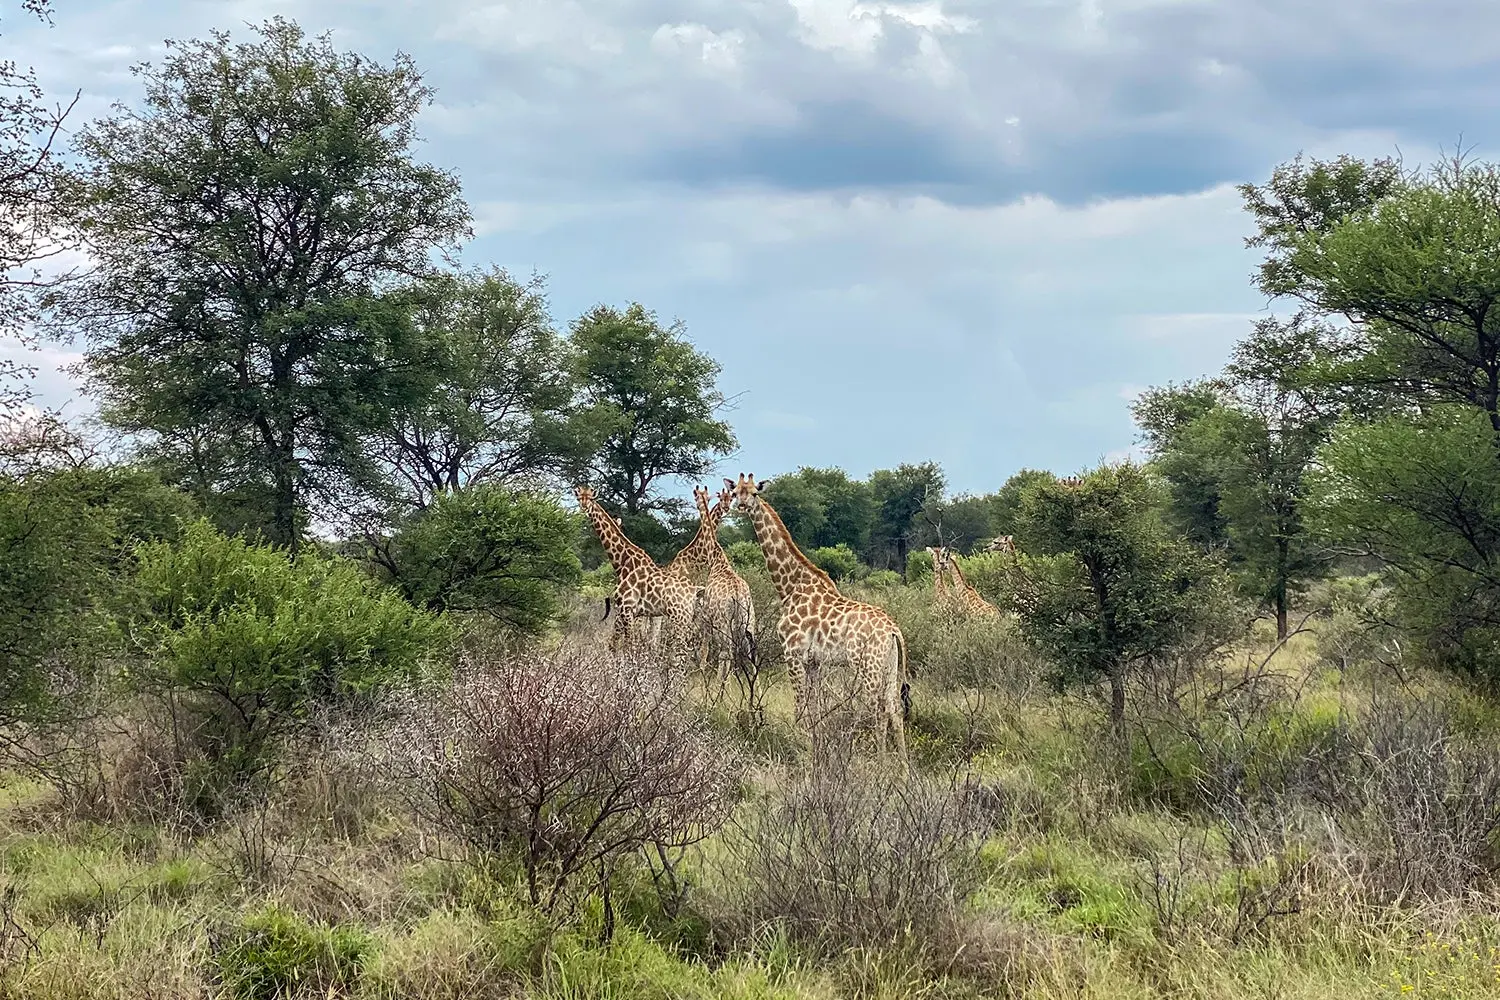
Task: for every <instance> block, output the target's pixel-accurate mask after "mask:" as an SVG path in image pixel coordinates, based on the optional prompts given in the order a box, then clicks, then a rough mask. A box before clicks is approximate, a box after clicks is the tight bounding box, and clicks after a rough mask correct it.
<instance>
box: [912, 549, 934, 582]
mask: <svg viewBox="0 0 1500 1000" xmlns="http://www.w3.org/2000/svg"><path fill="white" fill-rule="evenodd" d="M906 582H907V583H908V584H910V585H911V586H913V587H915V586H917V585H918V584H925V585H927V586H929V587H930V586H932V553H931V552H928V551H927V550H926V549H913V550H912V551H910V552H908V553H907V554H906Z"/></svg>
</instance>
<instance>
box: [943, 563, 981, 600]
mask: <svg viewBox="0 0 1500 1000" xmlns="http://www.w3.org/2000/svg"><path fill="white" fill-rule="evenodd" d="M948 572H950V573H952V574H953V582H954V584H955V585H956V586H957V587H958V589H959V590H960V591H962V592H964V593H967V594H975V593H978V591H976V590H975V589H974V588H973V587H971V586H969V581H968V580H965V579H964V574H963V570H961V569H959V568H958V560H957V559H955V558H954V557H952V556H949V557H948Z"/></svg>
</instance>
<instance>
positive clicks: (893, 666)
mask: <svg viewBox="0 0 1500 1000" xmlns="http://www.w3.org/2000/svg"><path fill="white" fill-rule="evenodd" d="M872 665H873V666H876V667H878V668H881V670H880V674H879V677H880V680H881V686H882V687H883V689H884V690H883V691H882V692H881V693H882V694H883V695H884V697H883V699H882V702H883V704H882V705H881V706H880V707H881V708H882V709H883V712H882V714H883V715H884V722H885V728H887V729H889V730H890V734H891V740H892V742H893V743H894V745H895V750H896V756H897V757H898V758H900V759H901V760H903V761H904V760H906V710H905V709H906V705H905V702H904V700H903V691H902V688H903V685H902V681H903V678H902V676H901V650H900V647H899V645H898V644H897V643H896V642H895V641H894V640H893V641H891V642H890V644H889V646H888V647H887V649H886V651H885V652H884V654H883V655H882V656H881V657H880V659H879V662H878V663H875V664H872ZM884 742H885V741H884V740H882V741H881V743H882V745H883V744H884Z"/></svg>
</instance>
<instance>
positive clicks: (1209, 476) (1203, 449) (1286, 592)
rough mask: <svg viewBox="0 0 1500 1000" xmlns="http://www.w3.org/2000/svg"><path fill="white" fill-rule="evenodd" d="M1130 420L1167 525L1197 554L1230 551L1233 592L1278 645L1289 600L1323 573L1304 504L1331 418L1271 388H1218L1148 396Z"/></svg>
mask: <svg viewBox="0 0 1500 1000" xmlns="http://www.w3.org/2000/svg"><path fill="white" fill-rule="evenodd" d="M1135 413H1136V419H1137V421H1138V422H1139V423H1140V425H1141V426H1142V429H1143V430H1144V431H1145V437H1146V441H1147V443H1148V445H1149V446H1150V448H1151V451H1152V462H1153V465H1154V466H1155V467H1156V470H1157V471H1158V472H1160V473H1161V474H1162V475H1163V477H1164V478H1165V479H1166V481H1167V483H1168V487H1169V491H1170V496H1171V511H1172V514H1173V521H1174V522H1175V523H1176V525H1177V526H1178V528H1179V530H1181V531H1182V532H1183V534H1184V535H1185V536H1186V537H1187V538H1189V539H1190V540H1191V541H1193V542H1195V543H1197V544H1199V545H1200V546H1204V547H1206V548H1218V547H1223V548H1225V549H1227V550H1228V553H1229V557H1230V561H1231V565H1232V567H1233V568H1234V570H1235V573H1236V576H1237V578H1238V580H1239V582H1240V585H1241V588H1242V589H1243V590H1244V591H1245V592H1246V594H1247V596H1250V597H1252V598H1254V599H1255V600H1257V601H1259V602H1261V603H1262V604H1263V605H1264V606H1266V607H1268V608H1269V609H1270V610H1271V613H1272V614H1273V615H1274V617H1275V620H1276V634H1277V637H1278V638H1280V639H1285V638H1286V637H1287V635H1288V634H1289V624H1288V613H1289V611H1290V608H1291V603H1292V601H1293V600H1294V599H1295V598H1296V596H1297V595H1298V594H1299V593H1300V592H1301V591H1302V590H1303V588H1304V587H1305V586H1306V584H1307V583H1308V582H1309V581H1310V580H1313V579H1316V578H1317V577H1319V576H1321V575H1322V574H1323V572H1324V571H1325V569H1326V567H1327V565H1328V552H1327V548H1326V546H1325V545H1323V544H1322V543H1321V542H1320V541H1319V540H1317V539H1316V538H1314V537H1313V536H1312V534H1311V533H1310V532H1309V531H1308V530H1307V529H1306V526H1305V525H1304V523H1303V506H1304V502H1305V500H1306V497H1307V489H1308V472H1309V470H1310V469H1311V467H1312V464H1313V461H1314V458H1315V455H1316V452H1317V449H1318V447H1319V445H1321V444H1322V443H1323V441H1324V440H1325V438H1326V436H1327V433H1328V426H1329V420H1328V419H1327V418H1325V417H1322V416H1320V415H1319V414H1318V413H1317V412H1316V411H1315V410H1312V409H1310V408H1308V407H1306V406H1305V405H1303V404H1302V403H1301V401H1300V399H1299V397H1297V396H1296V395H1295V394H1292V393H1288V392H1285V391H1282V390H1280V389H1278V388H1277V387H1275V386H1267V385H1264V384H1254V383H1241V384H1238V385H1235V384H1233V383H1230V382H1226V381H1224V380H1213V381H1205V382H1200V383H1196V384H1190V385H1187V386H1181V387H1173V386H1168V387H1166V388H1164V389H1154V390H1150V391H1148V392H1146V393H1143V394H1142V396H1141V397H1140V399H1139V400H1138V401H1137V403H1136V406H1135Z"/></svg>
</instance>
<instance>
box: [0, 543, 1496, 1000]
mask: <svg viewBox="0 0 1500 1000" xmlns="http://www.w3.org/2000/svg"><path fill="white" fill-rule="evenodd" d="M747 575H749V576H751V577H752V583H753V584H754V585H755V588H756V592H757V598H758V599H760V600H761V601H762V602H763V603H764V605H765V606H763V607H762V608H761V621H762V622H763V623H764V624H763V627H762V635H761V640H762V642H761V645H762V648H761V649H760V650H759V658H760V659H761V660H762V661H763V669H762V676H761V677H760V681H759V684H758V690H759V697H761V698H762V699H763V707H764V712H763V717H762V716H759V715H758V714H752V713H750V712H748V711H747V710H746V692H745V689H744V687H743V685H740V686H739V687H738V688H737V687H736V685H734V684H731V686H730V689H729V693H728V695H727V696H726V698H725V700H724V701H723V702H722V703H721V704H719V705H718V706H712V705H709V704H708V703H707V700H706V694H705V692H706V690H707V689H706V687H705V683H704V680H703V678H701V677H695V678H694V679H693V681H692V684H691V694H690V695H689V696H688V697H687V700H686V704H683V705H676V706H674V707H673V708H672V711H674V712H681V713H683V714H684V715H685V716H692V715H694V714H695V713H699V712H702V713H703V714H704V716H705V725H704V726H703V727H702V728H701V729H698V730H695V733H696V738H698V739H699V740H700V741H707V742H706V743H700V744H699V746H700V749H701V748H703V747H707V748H708V749H710V750H712V751H713V753H714V754H715V755H716V756H717V757H719V758H721V759H722V760H730V759H733V760H735V761H738V762H741V763H742V764H743V769H742V770H738V771H736V772H735V773H734V775H733V776H734V777H735V778H736V780H735V781H733V782H731V783H730V784H729V785H727V786H725V787H724V788H723V789H722V792H723V794H724V795H725V796H726V803H725V808H726V813H725V815H719V816H717V817H716V818H715V819H713V820H712V821H708V820H705V821H704V825H703V827H702V829H701V831H700V832H701V833H702V834H704V836H703V839H701V840H700V841H699V842H698V843H696V844H694V845H693V846H691V847H689V848H687V849H685V850H683V851H678V852H669V853H671V854H672V858H671V859H670V862H671V863H670V865H669V869H670V872H671V874H672V875H673V876H674V877H673V878H671V879H665V878H664V877H663V876H664V874H665V871H664V869H663V868H661V867H660V866H657V865H656V864H654V863H652V862H653V859H651V858H649V857H647V858H645V860H640V859H638V858H634V857H626V856H623V855H622V856H620V857H619V858H618V859H617V860H616V861H614V862H612V869H611V872H610V874H609V877H608V878H609V881H608V884H609V885H610V886H611V891H610V894H609V907H608V912H609V914H610V916H609V918H608V919H607V918H606V907H605V905H604V902H603V899H602V898H601V894H600V893H599V892H597V891H593V889H594V888H596V883H594V882H589V881H587V880H585V882H582V883H578V884H577V886H576V887H575V889H576V891H575V890H571V889H570V890H569V895H568V902H567V903H566V904H565V905H560V906H557V907H555V908H554V909H552V910H551V911H550V912H548V911H546V910H545V909H544V908H540V907H536V906H532V905H531V904H530V903H529V902H528V895H527V890H526V886H525V878H524V875H523V867H524V866H523V864H522V862H521V861H520V860H518V859H517V857H516V856H515V855H514V854H506V853H505V852H504V851H483V850H478V849H476V844H478V843H480V841H479V839H477V838H475V837H474V836H472V831H473V829H474V827H473V825H472V824H471V825H469V826H464V825H463V824H454V823H451V822H449V823H444V822H441V821H438V822H434V821H433V820H434V819H435V818H437V819H439V820H441V816H440V815H439V813H438V812H435V811H433V810H432V809H423V808H421V807H420V806H418V805H416V803H417V802H418V800H419V799H421V798H422V796H421V794H420V793H418V794H416V795H413V794H412V793H411V786H410V785H407V786H406V791H404V792H403V791H401V790H400V789H399V788H398V785H399V784H400V781H399V780H397V779H395V778H393V775H394V770H393V768H392V767H391V766H389V764H390V760H391V758H392V752H391V750H390V747H389V746H386V747H385V749H384V750H382V749H380V748H379V747H378V746H377V747H375V748H373V749H372V748H371V747H369V746H367V745H366V743H365V742H362V741H361V740H360V738H359V726H360V725H363V724H364V723H362V722H359V721H358V720H356V721H355V722H354V723H352V724H351V722H350V720H343V721H342V722H339V723H335V722H332V721H330V722H327V723H326V724H325V725H323V726H322V727H321V729H320V730H319V731H320V732H321V733H322V736H321V737H319V738H318V739H313V740H309V741H306V742H305V743H304V744H303V745H301V746H299V747H298V749H297V751H296V753H295V754H294V757H293V759H292V760H291V761H289V762H288V763H286V764H285V765H284V767H283V768H282V770H281V771H279V772H278V774H277V776H276V780H275V781H274V784H273V786H272V790H271V792H270V794H269V796H268V797H266V798H264V799H263V800H259V801H252V802H251V804H248V805H245V806H243V807H241V808H238V809H230V810H228V811H227V812H226V813H225V814H224V815H223V816H222V817H221V818H219V819H218V820H217V821H216V822H213V823H209V824H204V823H189V822H185V821H183V819H182V817H176V816H172V815H164V814H161V813H160V809H161V806H160V805H159V803H161V802H163V801H167V800H168V799H169V798H170V797H169V796H168V797H164V796H163V795H162V794H161V793H160V787H159V786H160V785H161V784H162V783H163V782H169V781H170V774H171V771H172V767H173V764H172V762H171V761H170V760H167V759H164V755H163V753H162V752H161V750H160V746H161V739H160V733H159V728H160V727H153V726H151V725H148V724H145V720H147V719H148V718H149V717H150V715H151V712H153V711H157V709H155V708H150V707H148V706H145V705H133V706H127V707H126V708H120V707H119V706H112V707H111V708H110V709H109V710H108V711H104V712H101V713H100V714H98V715H97V716H96V717H95V718H93V719H92V720H91V721H90V722H89V723H88V724H87V725H84V726H81V727H80V728H77V729H76V730H75V732H74V734H73V738H72V741H71V745H72V747H73V749H72V750H71V751H70V752H69V757H68V761H69V762H68V764H67V766H65V767H59V768H57V769H54V771H53V772H52V773H53V775H54V777H53V780H51V781H43V780H39V779H37V778H35V777H26V776H22V775H20V774H19V773H12V774H9V775H7V776H6V777H5V778H4V779H3V784H0V963H3V966H0V967H3V973H0V995H3V996H6V997H34V998H38V1000H54V998H64V997H68V998H74V997H76V998H84V997H90V998H92V997H119V998H136V997H199V996H232V997H271V996H278V995H303V996H320V997H321V996H353V997H414V998H428V997H470V996H504V997H548V998H553V997H555V998H562V997H672V998H677V997H718V996H725V997H829V998H832V997H855V996H858V997H893V998H894V997H970V996H975V997H977V996H1026V997H1038V998H1052V997H1059V998H1060V997H1077V998H1082V997H1097V998H1109V1000H1115V998H1130V997H1163V996H1171V997H1205V998H1208V997H1215V998H1218V997H1227V998H1237V997H1287V998H1292V997H1297V998H1301V997H1306V998H1321V997H1339V998H1341V1000H1344V998H1351V1000H1352V998H1357V997H1384V996H1398V995H1411V996H1414V997H1455V998H1459V997H1462V998H1469V997H1488V996H1494V995H1497V994H1500V922H1497V921H1496V919H1495V917H1496V915H1497V903H1500V896H1497V894H1496V893H1495V891H1494V887H1493V885H1492V884H1491V882H1490V880H1489V875H1488V873H1489V872H1490V870H1491V868H1492V862H1493V849H1494V833H1495V828H1496V826H1497V823H1500V752H1497V751H1496V749H1495V748H1496V746H1497V741H1496V734H1497V732H1500V719H1497V718H1496V716H1495V714H1494V712H1493V710H1492V709H1488V708H1486V707H1484V706H1483V705H1482V703H1481V702H1480V701H1479V700H1477V699H1476V698H1474V697H1471V696H1470V695H1468V694H1467V693H1465V692H1464V691H1462V690H1460V689H1458V688H1456V687H1452V686H1448V684H1447V682H1443V681H1437V680H1433V679H1431V678H1427V677H1423V676H1416V675H1413V674H1412V673H1410V672H1409V671H1407V670H1405V669H1404V668H1403V667H1402V664H1401V663H1400V661H1399V655H1398V654H1399V649H1398V648H1397V647H1396V646H1395V645H1394V644H1392V643H1390V642H1388V641H1383V637H1382V635H1381V634H1379V633H1378V632H1374V633H1372V632H1371V631H1369V630H1368V629H1367V628H1366V627H1364V626H1363V625H1360V624H1358V622H1357V615H1356V614H1355V613H1354V612H1355V610H1357V609H1354V608H1352V606H1351V601H1355V603H1357V599H1356V598H1350V597H1349V596H1348V595H1349V593H1356V592H1357V590H1358V588H1356V587H1352V586H1350V587H1345V588H1344V589H1343V591H1340V590H1338V589H1337V588H1325V589H1324V590H1323V591H1320V592H1318V593H1316V594H1315V595H1314V597H1315V598H1318V599H1319V600H1318V601H1315V604H1319V603H1320V604H1321V606H1322V607H1321V610H1320V611H1319V613H1316V614H1312V615H1311V616H1310V617H1309V618H1308V619H1307V621H1306V623H1305V628H1304V630H1302V631H1299V632H1297V633H1295V634H1294V635H1293V636H1292V637H1291V638H1290V640H1289V641H1287V642H1286V643H1285V644H1284V645H1282V646H1279V647H1278V646H1277V644H1276V643H1275V642H1274V640H1273V639H1271V638H1269V636H1270V635H1271V634H1272V633H1271V632H1269V631H1257V632H1256V633H1255V634H1254V636H1253V637H1252V638H1251V640H1249V641H1248V642H1243V643H1240V644H1239V645H1238V646H1236V647H1235V648H1233V649H1231V650H1228V651H1225V652H1222V653H1221V654H1204V655H1203V658H1202V659H1201V660H1199V661H1198V662H1193V663H1186V662H1184V663H1157V664H1152V665H1149V666H1146V665H1142V666H1140V667H1139V668H1138V669H1137V671H1136V673H1135V676H1134V680H1133V682H1132V685H1131V690H1130V702H1129V704H1130V712H1129V718H1128V720H1127V725H1126V727H1125V729H1124V732H1123V735H1122V734H1120V733H1118V732H1117V731H1116V730H1114V729H1113V728H1112V727H1111V726H1110V725H1109V723H1108V722H1107V721H1106V719H1105V716H1104V714H1103V712H1102V709H1101V702H1100V701H1099V700H1098V698H1097V697H1096V696H1095V694H1093V693H1087V692H1085V693H1080V694H1069V695H1062V694H1057V693H1055V692H1054V689H1053V688H1052V687H1051V686H1050V685H1049V684H1048V683H1047V682H1046V677H1047V675H1048V670H1047V665H1046V664H1044V663H1041V662H1039V661H1038V660H1037V659H1036V657H1035V654H1033V653H1031V652H1029V651H1028V648H1027V647H1026V646H1025V645H1023V644H1022V643H1021V642H1020V641H1019V640H1018V639H1017V638H1016V637H1015V636H1014V634H1013V633H1012V631H1011V626H1010V625H1009V624H1008V623H1007V624H1003V625H1000V626H982V625H965V624H956V623H953V622H952V621H950V620H949V619H947V618H945V617H944V616H943V615H942V614H940V613H938V612H937V611H936V610H935V609H934V608H933V607H932V605H931V591H930V590H929V589H927V588H926V587H924V586H920V585H913V586H887V587H881V588H867V589H865V590H863V591H861V593H862V596H865V597H866V598H868V599H871V600H874V601H877V602H879V603H882V604H884V605H886V606H888V607H890V608H891V609H892V610H893V611H894V612H895V613H896V615H897V617H898V619H899V620H900V621H901V622H902V624H903V626H904V628H905V631H906V634H907V636H908V640H909V642H910V645H911V650H912V657H913V671H914V674H915V680H914V682H913V700H914V710H913V716H912V720H911V724H910V727H909V745H910V750H911V761H912V764H913V773H912V774H911V776H909V777H908V776H906V774H905V772H903V771H902V769H901V768H900V767H899V765H894V764H889V763H888V764H885V765H881V764H878V763H874V762H871V761H869V760H867V759H865V758H864V757H861V756H851V755H850V754H848V753H840V752H838V751H837V749H836V748H835V749H834V750H830V751H828V752H825V753H823V754H820V755H819V760H820V762H821V768H822V770H821V771H820V773H821V774H822V775H823V776H824V777H822V778H821V779H819V778H814V777H810V776H809V775H810V771H809V766H810V765H809V762H810V760H811V759H812V755H811V752H810V751H809V750H808V748H807V747H806V746H805V745H804V744H803V743H801V742H800V741H799V740H798V738H797V736H796V735H795V733H794V730H793V729H792V727H791V724H790V698H789V692H788V689H787V686H786V683H785V677H784V674H782V673H781V668H780V667H779V666H777V665H776V664H775V663H774V661H775V658H776V657H775V649H774V646H775V640H774V635H773V633H772V631H771V630H772V628H773V627H774V621H775V614H774V608H773V607H772V606H770V600H769V592H768V588H767V586H766V583H765V580H764V579H763V578H762V577H760V576H759V574H755V573H753V572H752V573H749V574H747ZM856 589H858V588H856ZM1341 595H1342V596H1341ZM598 612H599V604H598V601H597V600H596V599H595V598H594V597H592V596H584V597H581V598H580V599H579V600H578V602H577V606H576V607H575V608H574V610H573V614H572V622H571V624H570V625H569V626H568V628H567V629H565V630H564V633H565V634H560V635H559V634H554V635H553V636H551V637H550V638H549V640H548V641H547V642H546V643H544V645H551V646H553V647H558V648H561V649H564V650H571V651H572V652H571V653H568V654H566V655H570V656H572V657H574V659H575V660H576V659H577V658H579V657H582V658H583V659H584V661H587V662H589V663H590V664H591V666H593V667H594V668H596V669H598V670H599V671H601V672H606V673H607V670H606V666H605V664H606V663H607V659H606V657H605V654H604V653H603V652H602V647H603V641H604V638H605V636H606V634H607V633H606V632H605V631H603V630H604V629H607V627H608V626H607V625H606V624H601V623H599V622H598V621H597V618H598ZM525 655H526V654H524V653H519V652H516V651H513V650H510V651H506V650H500V651H497V650H496V649H494V648H488V647H484V646H483V645H482V644H481V645H479V646H475V645H474V644H473V643H470V652H469V653H468V654H467V660H468V661H469V662H470V663H471V665H474V666H475V667H476V669H477V673H476V674H475V675H473V676H479V677H483V676H490V677H494V676H503V675H505V674H506V672H507V671H508V670H511V669H512V667H513V664H514V663H515V662H518V660H517V658H518V657H524V656H525ZM542 655H543V657H544V659H545V657H546V656H548V655H551V656H561V655H565V654H564V653H550V654H548V653H544V654H542ZM589 657H592V660H589ZM455 732H456V731H455ZM153 734H155V735H153ZM377 742H378V741H377ZM840 745H842V744H839V743H838V742H837V740H834V741H833V742H832V743H830V746H835V747H836V746H840ZM409 777H410V776H409V775H408V780H409ZM427 801H429V802H431V801H435V800H431V799H428V800H427ZM470 805H471V806H472V805H473V803H472V802H471V803H470ZM452 815H453V814H452V813H451V812H450V813H449V814H448V818H449V819H452ZM474 815H475V812H474V811H472V810H471V812H470V814H469V819H471V820H472V819H473V817H474ZM726 816H727V822H726V821H724V820H725V819H726ZM465 830H467V831H469V834H470V835H467V836H466V835H465V832H464V831H465ZM681 839H683V840H691V839H693V838H692V837H684V838H681ZM660 857H661V858H662V859H664V860H667V855H666V854H662V855H660ZM607 922H608V923H609V924H611V925H612V926H611V927H610V928H608V929H607V928H606V923H607ZM607 931H608V933H607ZM606 936H607V937H608V940H607V942H606V941H605V940H604V938H605V937H606Z"/></svg>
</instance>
